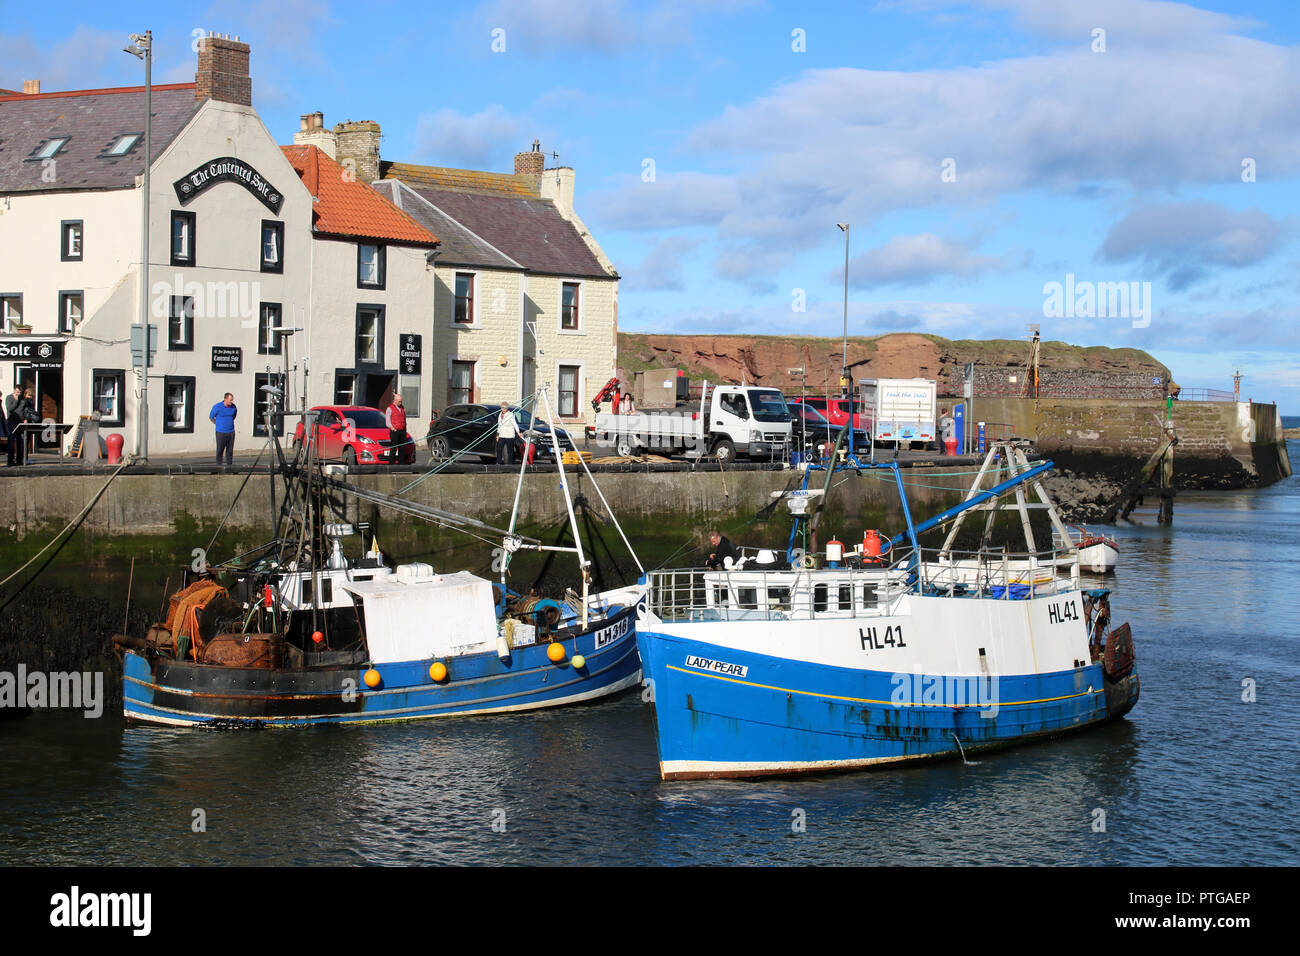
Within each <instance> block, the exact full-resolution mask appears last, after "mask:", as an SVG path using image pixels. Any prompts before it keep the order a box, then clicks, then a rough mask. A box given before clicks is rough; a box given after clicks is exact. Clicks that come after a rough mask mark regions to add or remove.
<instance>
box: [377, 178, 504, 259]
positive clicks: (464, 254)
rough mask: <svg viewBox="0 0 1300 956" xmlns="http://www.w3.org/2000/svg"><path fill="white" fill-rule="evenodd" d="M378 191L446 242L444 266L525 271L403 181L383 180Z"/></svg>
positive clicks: (440, 250)
mask: <svg viewBox="0 0 1300 956" xmlns="http://www.w3.org/2000/svg"><path fill="white" fill-rule="evenodd" d="M374 189H375V191H376V192H377V193H379V194H380V195H381V196H383V197H384V198H385V199H388V200H389V201H390V202H392V203H393V205H395V206H397V208H398V209H400V210H402V212H404V213H406V214H407V215H408V216H410V217H411V218H412V219H414V220H415V221H416V222H418V223H420V225H422V226H424V227H425V228H426V229H428V230H429V231H430V232H432V233H433V234H434V235H435V236H437V237H438V238H439V239H440V240H442V245H441V246H439V248H438V261H439V262H440V263H443V264H446V265H456V266H479V267H482V268H488V269H512V270H522V269H523V266H521V265H520V264H519V263H518V262H515V260H513V259H511V258H510V257H509V256H507V255H505V254H503V253H502V252H501V251H500V250H498V249H494V248H493V247H492V245H491V244H490V243H488V242H485V241H484V240H483V239H482V238H481V237H479V236H476V235H475V234H474V233H473V232H471V231H470V230H468V229H466V228H465V227H464V226H462V225H461V224H460V223H458V222H457V221H456V220H455V219H452V218H451V217H450V216H448V215H447V214H446V213H444V212H443V211H442V210H441V209H439V208H437V207H436V206H434V205H433V204H432V203H430V202H429V200H427V199H425V198H424V197H423V196H421V195H420V194H419V193H417V192H416V191H415V190H414V189H412V188H411V187H410V186H408V185H406V183H404V182H402V181H401V180H398V179H385V180H380V181H379V182H377V183H375V184H374Z"/></svg>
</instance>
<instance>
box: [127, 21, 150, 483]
mask: <svg viewBox="0 0 1300 956" xmlns="http://www.w3.org/2000/svg"><path fill="white" fill-rule="evenodd" d="M131 42H132V43H133V44H134V46H128V47H124V48H123V50H124V51H125V52H126V53H130V54H131V55H132V56H134V57H136V58H137V59H140V60H144V197H143V199H144V201H143V203H142V205H143V207H144V209H143V213H142V214H141V224H140V342H141V345H142V348H141V358H140V407H139V409H138V410H137V412H136V420H135V453H136V455H137V456H138V457H140V458H143V459H145V460H146V461H147V460H148V459H149V344H150V343H149V167H150V165H151V164H152V161H153V135H152V134H153V31H152V30H146V31H144V33H143V34H139V33H132V34H131Z"/></svg>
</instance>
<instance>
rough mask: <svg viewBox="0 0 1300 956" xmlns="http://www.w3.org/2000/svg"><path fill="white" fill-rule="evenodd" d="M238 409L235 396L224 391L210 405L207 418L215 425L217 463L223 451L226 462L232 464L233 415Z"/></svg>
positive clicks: (236, 413)
mask: <svg viewBox="0 0 1300 956" xmlns="http://www.w3.org/2000/svg"><path fill="white" fill-rule="evenodd" d="M238 414H239V409H237V408H236V407H235V396H234V395H231V394H230V393H229V392H226V397H225V398H223V399H222V400H221V401H219V402H217V404H215V405H213V406H212V411H211V413H210V414H209V415H208V419H209V420H210V421H211V422H212V423H213V424H214V425H216V426H217V464H218V465H219V464H221V456H222V453H223V452H224V453H225V456H226V464H227V465H233V464H234V454H235V416H236V415H238Z"/></svg>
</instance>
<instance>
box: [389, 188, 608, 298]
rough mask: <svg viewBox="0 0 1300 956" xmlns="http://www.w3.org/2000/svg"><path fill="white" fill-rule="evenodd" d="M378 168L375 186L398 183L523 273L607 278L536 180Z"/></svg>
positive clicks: (574, 229)
mask: <svg viewBox="0 0 1300 956" xmlns="http://www.w3.org/2000/svg"><path fill="white" fill-rule="evenodd" d="M379 169H380V177H381V181H382V180H385V179H400V180H402V181H403V182H405V183H406V184H407V185H408V186H410V187H411V188H413V189H414V190H415V192H417V193H418V194H419V195H420V196H421V197H423V198H424V199H426V200H428V201H429V202H430V203H432V204H433V205H434V206H436V207H438V209H439V210H440V211H441V212H442V213H443V215H445V216H449V217H450V218H451V219H453V220H454V221H455V222H457V223H459V224H460V225H461V226H462V227H464V228H465V229H468V230H470V231H471V232H472V233H474V234H475V235H476V236H477V237H478V238H479V239H480V240H483V241H484V242H487V243H488V244H490V245H491V246H493V247H494V248H495V249H496V250H497V251H498V252H500V253H503V254H504V255H506V256H508V257H509V258H511V259H513V260H514V261H515V262H516V263H518V264H519V265H521V266H523V267H524V268H525V269H527V270H528V271H529V272H539V273H543V274H545V275H560V276H575V277H586V276H591V277H596V278H601V279H608V278H611V276H610V274H609V273H608V272H606V271H605V270H604V269H603V268H602V267H601V265H600V262H599V260H597V259H596V257H595V256H594V255H592V252H591V249H589V248H588V247H587V244H586V243H585V242H584V241H583V239H582V236H581V235H579V234H578V230H577V229H576V228H574V226H573V224H572V223H571V222H569V221H568V220H567V219H565V218H564V217H563V216H561V215H560V211H559V210H558V209H556V208H555V204H554V203H552V202H551V201H550V200H549V199H542V198H541V195H540V193H539V191H538V187H537V177H536V176H530V175H507V174H505V173H484V172H479V171H477V170H473V169H452V168H450V167H446V166H416V165H414V164H412V163H380V167H379Z"/></svg>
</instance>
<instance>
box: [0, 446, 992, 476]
mask: <svg viewBox="0 0 1300 956" xmlns="http://www.w3.org/2000/svg"><path fill="white" fill-rule="evenodd" d="M585 450H589V451H591V452H592V454H593V455H594V456H595V457H597V458H599V457H604V456H606V455H608V456H611V457H612V455H613V450H612V449H607V448H598V447H594V446H593V447H589V448H587V449H585ZM286 451H287V450H286ZM893 457H894V455H893V450H892V449H886V448H877V449H876V462H877V463H887V462H889V461H891V460H892V459H893ZM981 461H982V457H980V456H976V455H956V456H953V457H949V456H947V455H940V454H938V453H936V452H920V451H902V452H900V453H899V455H898V462H899V465H900V466H903V467H913V468H914V467H933V466H938V465H959V466H970V465H978V464H980V462H981ZM255 463H256V465H257V467H256V469H255V470H256V471H257V472H258V473H260V474H265V473H267V472H268V471H269V470H270V455H269V454H263V455H262V456H261V459H260V461H259V460H258V456H257V454H256V453H252V452H249V453H245V454H235V455H234V463H233V464H232V465H230V466H223V465H218V464H217V463H216V461H215V459H214V458H213V456H212V455H210V454H206V455H151V456H150V457H149V459H148V461H146V462H137V463H135V464H133V465H131V467H130V471H131V472H132V473H135V474H147V475H167V474H171V475H220V474H246V473H248V472H250V471H253V470H254V464H255ZM433 464H434V461H433V460H432V457H431V456H430V455H429V453H428V452H427V451H426V450H424V449H423V448H422V447H421V448H419V449H418V450H417V452H416V459H415V464H412V465H387V464H384V465H354V466H352V468H351V473H352V474H362V475H364V474H376V473H380V472H395V473H397V474H408V475H411V474H424V473H425V472H427V471H428V470H429V468H430V467H431V466H432V465H433ZM539 467H540V468H549V467H551V465H550V464H549V462H540V461H539V462H538V463H536V464H535V465H534V466H533V468H534V469H537V468H539ZM787 467H789V466H788V464H786V463H785V462H784V461H776V462H772V461H756V462H751V461H744V460H740V461H736V462H733V463H730V464H726V465H719V464H718V462H717V461H715V460H704V461H693V460H691V459H687V458H682V457H678V458H674V459H673V460H672V461H669V462H627V463H621V464H610V465H593V466H591V468H592V471H594V472H604V473H609V472H614V473H617V472H646V471H666V472H675V471H782V470H784V469H785V468H787ZM116 468H117V466H116V465H110V464H109V463H108V461H107V460H106V459H105V460H100V461H95V460H86V459H82V458H61V457H59V456H58V455H57V454H54V453H52V452H37V453H36V454H34V455H32V456H31V457H30V459H29V463H28V464H27V465H24V466H22V467H14V468H8V467H4V466H3V465H2V464H0V476H3V475H11V476H13V477H22V476H30V477H37V476H42V475H99V474H108V473H109V472H112V471H114V470H115V469H116ZM518 468H519V466H518V465H517V464H516V465H495V464H487V463H486V462H480V461H479V460H478V459H477V458H471V459H470V460H468V461H461V462H456V463H455V464H450V465H444V466H443V467H442V469H441V471H444V472H446V473H448V474H493V473H498V472H514V471H518Z"/></svg>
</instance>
